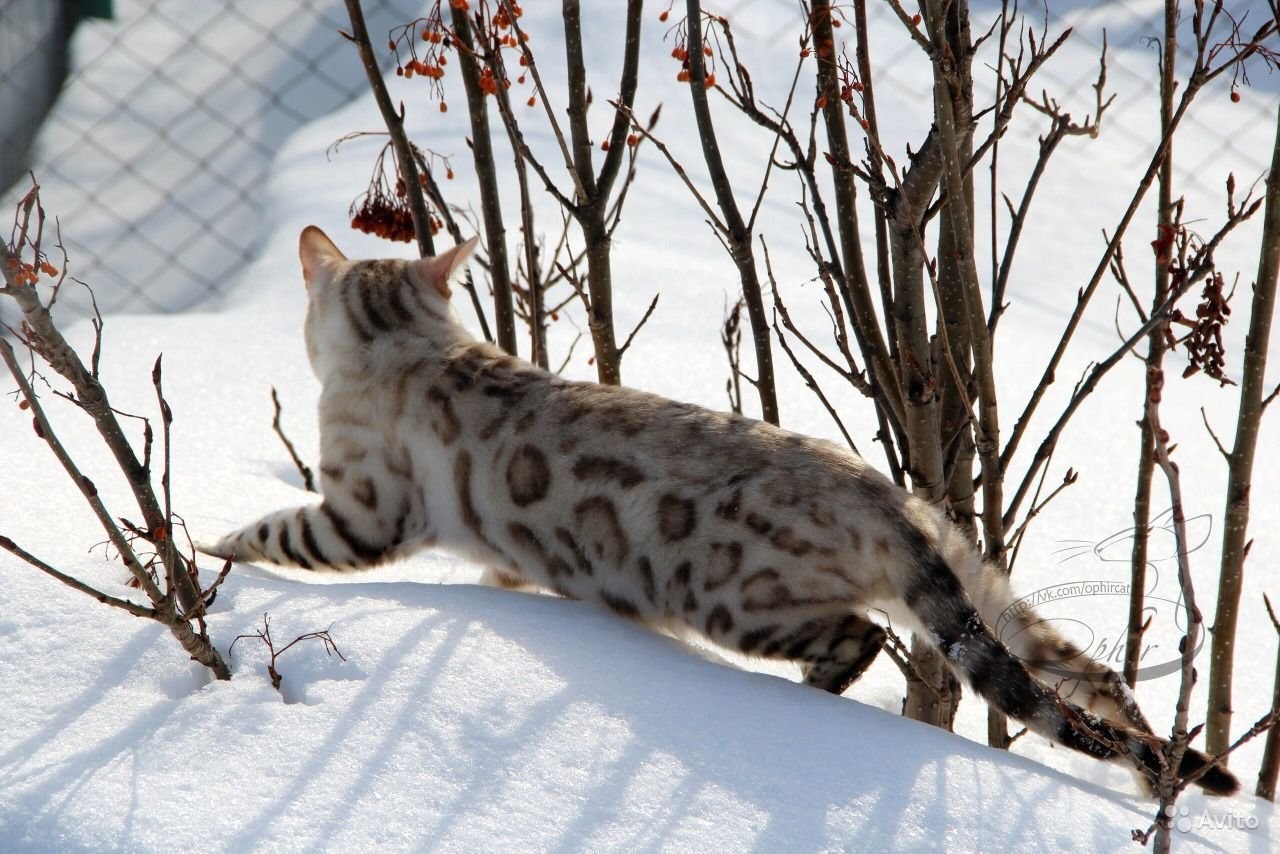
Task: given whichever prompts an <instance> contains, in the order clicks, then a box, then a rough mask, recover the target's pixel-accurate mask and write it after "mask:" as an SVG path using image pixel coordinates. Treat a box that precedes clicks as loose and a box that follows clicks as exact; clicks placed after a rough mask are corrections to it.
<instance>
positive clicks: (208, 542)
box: [191, 537, 236, 560]
mask: <svg viewBox="0 0 1280 854" xmlns="http://www.w3.org/2000/svg"><path fill="white" fill-rule="evenodd" d="M191 544H192V545H193V546H195V549H196V551H198V552H200V553H201V554H206V555H209V556H210V557H218V558H222V559H223V560H228V559H231V558H234V557H235V556H236V550H235V546H234V544H233V543H232V542H231V541H230V538H229V537H222V538H220V539H216V540H212V539H205V538H203V537H196V538H195V539H193V540H192V541H191Z"/></svg>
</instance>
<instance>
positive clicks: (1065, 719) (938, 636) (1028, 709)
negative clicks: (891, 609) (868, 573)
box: [895, 528, 1240, 795]
mask: <svg viewBox="0 0 1280 854" xmlns="http://www.w3.org/2000/svg"><path fill="white" fill-rule="evenodd" d="M906 536H907V539H908V540H909V543H908V545H909V547H910V548H911V549H912V551H913V552H914V554H915V556H916V561H915V567H914V569H915V571H913V572H909V573H906V574H904V575H903V576H902V577H899V578H896V579H895V580H896V583H897V584H898V586H899V590H898V593H899V595H900V596H901V597H902V600H903V602H904V603H905V604H906V606H907V607H908V608H909V609H910V610H911V611H912V613H913V614H914V616H915V618H916V619H917V620H918V621H919V623H920V624H921V626H922V627H923V628H924V629H925V630H926V631H927V632H928V635H929V636H930V638H931V640H932V642H933V643H934V644H935V645H936V646H937V647H938V649H939V650H940V651H941V652H942V654H943V655H944V656H945V657H946V660H947V662H948V664H949V665H950V666H951V668H952V669H953V670H955V671H956V672H957V673H958V674H960V675H961V676H962V677H963V678H964V679H965V680H966V681H967V682H968V683H969V684H970V685H972V686H973V689H974V690H975V691H977V692H978V694H980V695H981V696H982V697H983V698H984V699H986V700H987V702H989V703H991V704H992V705H993V706H995V707H996V708H997V709H999V710H1000V711H1001V712H1003V713H1004V714H1006V715H1008V716H1009V717H1011V718H1016V719H1017V720H1019V721H1021V722H1022V723H1024V724H1026V726H1027V728H1028V729H1030V730H1031V731H1033V732H1036V733H1039V734H1040V735H1043V736H1044V737H1046V738H1049V739H1051V740H1053V741H1056V742H1057V743H1059V744H1062V745H1064V746H1066V747H1069V748H1071V749H1073V750H1077V751H1079V752H1081V753H1084V754H1087V755H1089V756H1092V757H1094V758H1096V759H1102V760H1106V761H1112V762H1126V763H1128V764H1131V765H1132V766H1133V767H1134V768H1135V769H1136V770H1137V771H1138V774H1139V777H1140V778H1141V780H1143V781H1145V782H1146V784H1147V785H1148V786H1150V785H1151V784H1152V783H1154V781H1155V780H1156V778H1157V777H1158V775H1159V774H1160V771H1161V768H1162V767H1163V765H1164V762H1165V760H1164V750H1165V748H1166V746H1167V742H1166V741H1165V740H1164V739H1162V738H1160V737H1158V736H1155V735H1152V734H1150V732H1144V731H1142V730H1140V729H1138V728H1135V727H1132V726H1127V725H1125V724H1122V723H1117V722H1114V721H1109V720H1105V719H1103V718H1100V717H1098V716H1097V715H1095V714H1093V713H1092V712H1089V711H1087V710H1085V709H1083V708H1081V707H1080V706H1079V705H1077V704H1075V703H1073V702H1071V701H1070V700H1068V699H1066V698H1065V697H1063V696H1061V695H1060V694H1059V693H1058V692H1057V691H1055V690H1054V689H1052V688H1050V687H1049V686H1048V685H1046V684H1045V683H1044V682H1041V681H1040V680H1038V679H1036V678H1035V677H1034V676H1033V675H1032V674H1031V672H1030V670H1029V668H1028V666H1027V665H1026V664H1025V663H1024V662H1023V660H1021V659H1020V658H1019V657H1018V656H1016V655H1014V654H1013V653H1011V652H1010V650H1009V649H1008V648H1007V647H1006V646H1005V645H1004V644H1002V643H1001V642H1000V641H999V640H998V639H997V638H996V636H995V635H994V634H993V633H992V631H991V629H990V628H989V627H988V625H987V624H986V623H985V622H984V621H983V619H982V616H981V615H980V614H979V613H978V609H977V608H976V607H975V606H974V603H973V601H972V600H971V599H970V598H969V596H968V595H967V594H966V592H965V589H964V587H963V586H962V584H961V581H960V578H959V577H958V576H957V573H956V572H955V571H954V570H953V569H952V567H951V566H950V565H949V563H948V562H947V561H946V560H945V559H944V558H943V557H942V555H941V554H940V553H939V552H938V550H937V549H935V548H934V547H933V545H932V544H931V543H930V542H929V541H928V539H927V537H926V536H925V535H924V534H923V533H922V532H920V531H918V530H915V529H914V528H913V529H912V530H911V531H910V532H907V533H906ZM1144 722H1145V721H1144ZM1208 764H1209V759H1208V757H1206V756H1205V755H1204V754H1203V753H1200V752H1199V751H1196V750H1191V749H1188V750H1187V751H1186V752H1185V753H1184V754H1183V756H1182V761H1181V764H1180V765H1179V768H1178V775H1179V776H1180V777H1182V778H1186V777H1190V776H1193V775H1195V774H1197V773H1199V772H1202V771H1203V769H1204V768H1205V766H1207V765H1208ZM1195 782H1196V785H1199V786H1201V787H1202V788H1204V789H1205V790H1206V791H1207V792H1210V793H1212V794H1216V795H1230V794H1233V793H1234V792H1236V791H1237V790H1238V789H1239V788H1240V783H1239V781H1238V780H1237V779H1236V778H1235V776H1234V775H1233V774H1231V772H1229V771H1227V770H1225V769H1223V768H1217V767H1214V768H1210V769H1209V770H1208V771H1204V773H1203V774H1201V776H1200V777H1199V778H1198V779H1197V780H1196V781H1195Z"/></svg>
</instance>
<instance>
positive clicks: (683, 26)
mask: <svg viewBox="0 0 1280 854" xmlns="http://www.w3.org/2000/svg"><path fill="white" fill-rule="evenodd" d="M670 14H671V10H670V8H668V9H667V10H666V11H664V12H662V13H661V14H659V15H658V20H659V21H663V22H665V21H666V20H667V18H669V17H670ZM703 17H705V18H706V22H705V23H706V24H707V28H706V29H704V30H703V36H702V55H703V56H705V57H706V58H707V59H708V60H710V62H709V63H708V65H707V67H706V77H704V78H703V80H702V87H703V88H704V89H711V88H712V87H714V86H715V85H716V73H715V60H716V54H715V51H714V50H712V49H711V44H710V43H709V42H708V40H707V32H708V31H709V30H710V28H711V27H712V26H714V25H715V24H717V23H722V19H721V18H717V17H715V16H713V15H707V14H705V13H704V15H703ZM667 32H668V34H671V33H674V34H675V42H676V44H675V47H673V48H672V49H671V58H672V59H674V60H675V61H676V62H679V63H680V70H679V71H677V72H676V82H678V83H688V82H689V81H690V80H691V79H693V74H692V71H691V70H690V67H689V29H688V23H687V21H686V20H681V21H680V22H679V23H677V24H676V25H675V26H673V27H672V28H671V29H670V30H668V31H667Z"/></svg>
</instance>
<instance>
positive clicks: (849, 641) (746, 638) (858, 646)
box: [738, 613, 886, 694]
mask: <svg viewBox="0 0 1280 854" xmlns="http://www.w3.org/2000/svg"><path fill="white" fill-rule="evenodd" d="M885 637H886V636H885V631H884V629H883V628H881V627H880V626H878V625H876V624H875V623H873V622H871V620H869V619H867V618H866V617H865V616H863V615H862V614H857V613H842V614H834V615H830V616H821V617H815V618H811V619H807V620H804V621H803V622H800V623H799V624H797V625H795V626H790V627H787V626H782V625H777V624H770V625H766V626H762V627H760V628H757V629H754V630H747V631H744V632H743V633H742V634H741V636H740V637H739V638H738V648H739V651H741V652H744V653H746V654H747V655H759V656H762V657H764V658H778V659H785V660H789V661H795V662H798V663H799V664H800V670H801V673H802V675H803V677H804V683H805V684H806V685H812V686H813V687H815V688H821V689H822V690H823V691H827V692H829V693H832V694H843V693H844V692H845V690H846V689H847V688H848V687H849V686H850V685H852V684H853V683H854V682H855V681H856V680H857V679H858V677H859V676H861V675H862V674H863V671H865V670H866V669H867V667H869V666H870V665H871V662H872V661H874V660H875V657H876V655H878V654H879V652H880V648H881V647H882V646H884V642H885Z"/></svg>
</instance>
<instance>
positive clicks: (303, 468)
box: [271, 386, 320, 492]
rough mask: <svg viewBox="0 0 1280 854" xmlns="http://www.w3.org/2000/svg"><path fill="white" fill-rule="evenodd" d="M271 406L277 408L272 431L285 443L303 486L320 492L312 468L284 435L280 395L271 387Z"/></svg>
mask: <svg viewBox="0 0 1280 854" xmlns="http://www.w3.org/2000/svg"><path fill="white" fill-rule="evenodd" d="M271 405H272V406H273V407H274V408H275V415H274V416H272V418H271V429H273V430H275V431H276V435H277V436H279V437H280V441H281V442H284V447H285V450H286V451H288V452H289V458H290V459H292V460H293V464H294V466H296V467H297V469H298V473H299V474H301V475H302V485H303V486H304V487H305V488H306V490H307V492H319V491H320V490H318V489H316V477H315V474H314V473H313V472H312V471H311V468H310V467H309V466H308V465H307V464H306V463H304V462H303V461H302V457H300V456H298V451H297V449H296V448H294V446H293V442H291V441H289V437H288V436H286V435H285V434H284V427H283V426H281V424H280V411H281V410H280V395H278V394H276V387H275V386H272V387H271Z"/></svg>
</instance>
